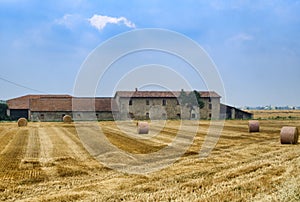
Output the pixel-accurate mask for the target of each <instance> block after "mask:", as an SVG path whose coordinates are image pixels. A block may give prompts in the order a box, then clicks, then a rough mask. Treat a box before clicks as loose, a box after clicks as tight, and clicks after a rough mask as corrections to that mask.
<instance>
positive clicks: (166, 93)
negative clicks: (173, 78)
mask: <svg viewBox="0 0 300 202" xmlns="http://www.w3.org/2000/svg"><path fill="white" fill-rule="evenodd" d="M180 92H181V91H117V92H116V95H115V96H119V97H132V98H146V97H163V98H164V97H165V98H172V97H174V98H175V97H179V95H180ZM185 92H191V91H185ZM199 93H200V95H201V97H215V98H220V97H221V96H220V95H218V94H217V93H216V92H214V91H199Z"/></svg>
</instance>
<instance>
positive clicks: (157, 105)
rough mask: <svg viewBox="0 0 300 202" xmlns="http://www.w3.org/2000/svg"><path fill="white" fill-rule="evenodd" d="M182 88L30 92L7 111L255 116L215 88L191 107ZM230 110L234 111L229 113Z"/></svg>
mask: <svg viewBox="0 0 300 202" xmlns="http://www.w3.org/2000/svg"><path fill="white" fill-rule="evenodd" d="M180 92H181V91H138V90H135V91H117V92H116V94H115V96H114V97H112V98H111V97H96V98H89V97H72V96H70V95H26V96H22V97H18V98H14V99H11V100H8V101H7V104H8V111H7V114H8V115H9V116H10V117H11V118H12V119H14V120H16V119H18V118H20V117H25V118H27V119H29V120H31V121H61V120H62V118H63V116H64V115H71V116H72V118H73V119H74V120H116V119H117V120H128V119H136V120H143V119H219V118H222V119H223V118H241V119H248V118H251V117H252V114H250V113H247V112H244V111H242V110H239V109H236V108H234V107H230V106H227V105H223V104H221V103H220V98H221V96H219V95H218V94H217V93H216V92H213V91H200V92H199V93H200V95H201V99H202V101H203V102H204V108H202V109H200V111H199V109H198V108H197V107H194V108H193V109H192V110H190V108H188V107H185V106H181V105H180V103H179V101H178V97H179V95H180ZM187 93H188V92H187ZM226 107H227V108H226ZM229 112H230V114H227V113H229ZM233 112H237V113H233ZM236 115H239V117H236Z"/></svg>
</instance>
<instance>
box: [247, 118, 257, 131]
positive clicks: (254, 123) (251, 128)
mask: <svg viewBox="0 0 300 202" xmlns="http://www.w3.org/2000/svg"><path fill="white" fill-rule="evenodd" d="M255 132H259V122H258V121H255V120H251V121H249V133H255Z"/></svg>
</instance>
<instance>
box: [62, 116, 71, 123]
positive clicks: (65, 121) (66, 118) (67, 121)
mask: <svg viewBox="0 0 300 202" xmlns="http://www.w3.org/2000/svg"><path fill="white" fill-rule="evenodd" d="M63 122H64V123H71V122H72V117H71V116H70V115H65V116H64V117H63Z"/></svg>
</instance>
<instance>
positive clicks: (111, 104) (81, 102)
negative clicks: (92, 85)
mask: <svg viewBox="0 0 300 202" xmlns="http://www.w3.org/2000/svg"><path fill="white" fill-rule="evenodd" d="M94 110H96V111H106V112H109V111H118V107H117V104H116V102H115V100H113V99H112V98H73V111H94Z"/></svg>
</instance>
